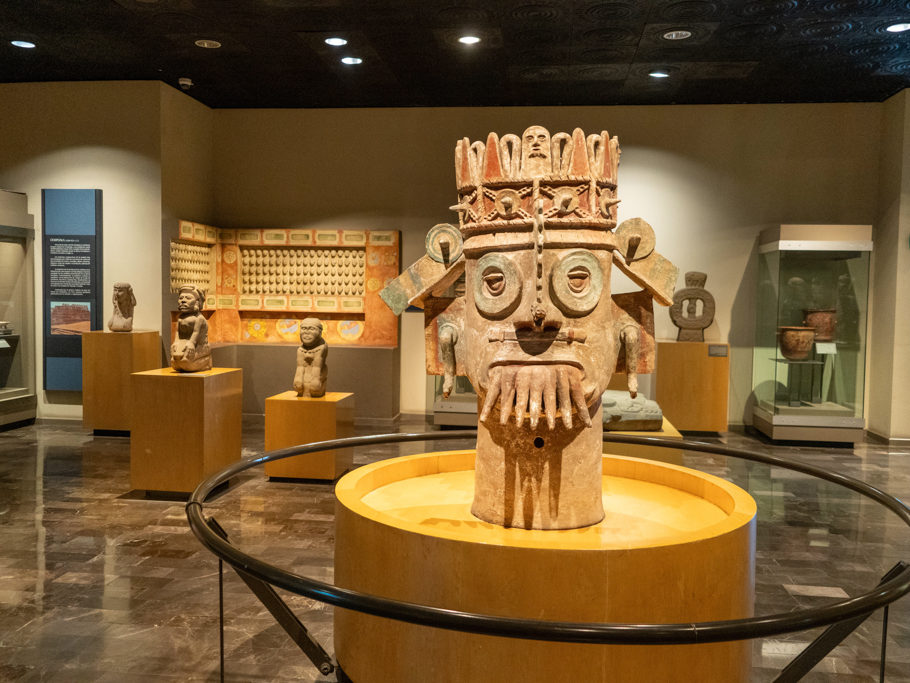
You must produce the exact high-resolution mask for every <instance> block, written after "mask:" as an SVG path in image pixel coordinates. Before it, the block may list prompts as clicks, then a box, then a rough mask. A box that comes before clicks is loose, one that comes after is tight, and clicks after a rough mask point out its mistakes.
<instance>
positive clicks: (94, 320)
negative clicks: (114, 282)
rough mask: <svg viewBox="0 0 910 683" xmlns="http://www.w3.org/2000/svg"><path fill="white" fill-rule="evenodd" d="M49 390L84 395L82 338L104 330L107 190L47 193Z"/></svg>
mask: <svg viewBox="0 0 910 683" xmlns="http://www.w3.org/2000/svg"><path fill="white" fill-rule="evenodd" d="M41 208H42V217H43V221H44V233H43V236H42V242H43V265H44V268H43V270H44V294H43V301H44V388H45V389H47V390H49V391H81V390H82V333H83V332H88V331H89V330H100V329H101V328H102V326H103V321H102V308H103V298H102V294H101V273H102V272H103V268H102V254H103V253H104V250H103V245H102V206H101V190H70V189H63V190H42V191H41Z"/></svg>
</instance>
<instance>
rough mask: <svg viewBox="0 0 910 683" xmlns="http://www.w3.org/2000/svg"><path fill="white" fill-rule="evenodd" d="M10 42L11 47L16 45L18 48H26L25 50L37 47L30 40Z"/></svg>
mask: <svg viewBox="0 0 910 683" xmlns="http://www.w3.org/2000/svg"><path fill="white" fill-rule="evenodd" d="M9 42H10V44H11V45H15V46H16V47H25V48H33V47H35V44H34V43H32V42H30V41H28V40H11V41H9Z"/></svg>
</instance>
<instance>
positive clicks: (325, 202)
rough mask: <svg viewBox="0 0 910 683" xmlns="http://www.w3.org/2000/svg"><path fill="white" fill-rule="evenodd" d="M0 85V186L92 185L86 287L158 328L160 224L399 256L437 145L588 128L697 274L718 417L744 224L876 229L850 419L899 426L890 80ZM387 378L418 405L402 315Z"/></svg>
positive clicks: (902, 274) (623, 185)
mask: <svg viewBox="0 0 910 683" xmlns="http://www.w3.org/2000/svg"><path fill="white" fill-rule="evenodd" d="M0 95H2V96H3V101H4V103H5V106H4V108H3V109H2V110H0V186H3V187H6V188H9V189H13V190H18V191H24V192H27V193H28V194H29V200H30V201H29V211H30V212H31V213H33V214H35V218H36V225H37V226H40V224H41V215H40V190H41V189H42V188H48V187H71V188H72V187H97V188H100V189H102V190H104V225H105V267H104V279H105V282H106V283H107V282H111V281H113V280H115V279H129V280H130V281H132V282H133V284H134V288H135V289H136V291H137V296H138V298H139V306H138V307H137V312H136V316H137V319H136V326H137V327H140V328H141V327H146V328H151V327H163V326H164V320H165V318H166V315H165V313H166V311H167V310H168V309H169V307H170V306H169V301H168V295H167V293H166V287H167V282H166V281H167V277H166V275H167V274H166V273H164V272H162V271H163V267H162V262H163V259H159V258H149V254H160V255H161V256H162V257H163V255H164V252H163V250H164V248H165V247H166V243H167V239H168V236H169V232H170V230H171V226H172V225H173V222H174V220H175V219H176V218H190V219H195V220H200V221H203V222H208V223H212V224H215V225H220V226H223V227H238V226H252V227H271V226H276V227H288V226H297V225H307V226H333V227H344V228H371V229H399V230H402V232H403V235H404V240H403V247H402V251H403V257H402V265H405V266H406V265H407V264H409V263H411V262H413V261H414V260H416V259H417V258H418V257H419V256H420V255H421V254H422V253H423V240H424V236H425V233H426V229H427V228H428V227H429V226H431V225H433V224H435V223H438V222H441V221H451V220H453V218H454V214H452V213H451V212H450V211H449V210H448V206H449V205H450V204H452V203H453V199H454V198H455V192H454V180H453V173H452V150H453V147H454V142H455V140H457V139H458V138H460V137H462V136H465V135H466V136H468V137H470V138H471V139H472V140H479V139H483V138H484V137H485V135H486V133H487V132H488V131H490V130H495V131H497V132H500V133H506V132H516V133H520V132H521V131H522V130H523V129H524V128H525V127H526V126H527V125H529V124H531V123H541V124H543V125H545V126H547V127H548V128H550V130H551V131H556V130H571V129H572V128H573V127H575V126H580V127H582V128H583V129H584V130H585V131H586V132H593V131H599V130H600V129H602V128H604V127H605V128H607V129H609V130H610V131H611V133H614V134H618V135H619V136H620V139H621V142H622V147H623V160H622V165H621V172H620V196H621V197H622V199H623V203H622V204H621V205H620V218H621V219H622V218H630V217H634V216H642V217H644V218H645V219H646V220H648V221H649V222H651V223H652V225H654V227H655V229H656V231H657V234H658V249H659V250H660V251H661V252H662V253H663V254H664V255H666V256H667V257H669V258H670V259H672V260H673V261H674V262H675V263H676V264H677V265H679V267H680V269H681V271H683V272H684V271H686V270H704V271H706V272H707V273H708V276H709V279H708V288H709V289H710V290H711V291H712V292H713V294H714V296H715V298H716V300H717V319H716V322H715V324H714V325H713V326H712V327H711V328H710V329H709V330H708V334H707V338H708V339H709V340H729V341H730V343H731V345H732V347H733V354H732V378H731V396H730V411H731V412H730V421H731V422H732V423H738V422H742V421H743V419H744V418H747V417H748V411H749V394H750V391H751V345H752V329H753V315H754V314H753V311H754V301H753V297H754V288H755V284H754V279H755V275H754V272H753V267H754V249H755V238H756V236H757V233H758V226H760V225H764V224H768V223H775V222H797V223H798V222H806V223H851V224H852V223H876V230H877V233H876V240H877V244H876V248H877V251H876V256H875V258H876V261H875V264H876V265H875V294H874V296H875V298H876V299H877V301H876V306H877V310H878V311H882V310H884V311H892V312H893V313H891V314H889V316H890V317H889V316H885V317H882V316H880V315H876V320H875V321H874V325H873V327H874V330H873V339H872V342H871V343H872V344H873V348H874V349H877V350H878V352H874V353H873V358H874V359H875V358H878V356H879V355H880V354H884V355H882V356H881V357H882V358H890V359H891V361H890V363H887V364H884V365H883V364H881V363H879V364H878V365H875V364H874V363H876V362H877V361H875V360H873V367H872V370H871V372H870V383H873V382H874V390H873V391H871V392H870V410H869V411H868V414H869V420H870V425H875V426H877V427H879V428H881V429H882V431H883V433H889V430H891V431H894V429H897V430H898V431H900V432H901V433H902V434H904V435H906V434H907V428H906V418H905V417H904V413H903V412H902V411H901V406H902V405H906V404H907V399H908V398H910V396H908V393H907V392H908V391H910V377H908V376H907V372H908V369H907V364H906V363H903V362H901V360H902V359H903V358H904V357H906V355H907V342H905V341H902V340H907V339H910V313H907V312H906V310H907V306H906V304H905V303H904V302H905V300H906V296H905V295H904V296H903V299H900V300H898V298H897V297H898V296H900V295H901V294H900V293H901V292H906V291H907V286H908V285H910V282H907V279H908V278H910V275H908V273H910V269H908V267H907V266H908V265H910V264H908V263H907V261H908V259H910V254H908V253H907V249H906V246H907V242H908V234H907V232H908V225H910V221H908V219H907V212H908V207H910V202H908V201H907V200H906V198H907V194H908V192H907V187H908V182H910V173H908V169H907V166H908V161H907V160H908V152H907V148H908V145H910V135H908V113H907V110H908V104H907V98H908V95H907V93H906V92H905V93H902V94H901V95H898V96H896V98H892V100H891V101H889V102H888V103H885V104H875V103H870V104H809V105H725V106H672V107H539V108H522V107H514V108H476V109H474V108H447V109H417V108H415V109H345V110H215V111H212V110H209V109H208V108H207V107H204V106H203V105H200V104H199V103H197V102H195V101H194V100H191V99H190V98H188V97H186V96H185V95H183V94H182V93H180V92H178V91H176V90H174V89H172V88H170V87H168V86H163V85H161V84H160V83H151V82H149V83H144V82H140V83H137V82H130V83H123V82H120V83H46V84H7V85H0ZM881 140H884V141H886V142H887V144H881V143H880V141H881ZM895 140H899V145H898V146H897V147H895V144H896V143H895ZM898 178H899V181H898V180H897V179H898ZM880 179H881V181H882V182H881V183H880V182H879V180H880ZM879 185H881V187H879ZM879 224H880V225H879ZM879 240H881V241H882V243H883V244H886V245H888V246H889V247H890V249H887V250H885V249H882V248H880V245H879V244H878V241H879ZM39 256H40V254H39ZM40 279H41V270H40V263H39V264H38V269H37V271H36V282H37V283H40ZM615 286H616V288H617V289H622V288H624V287H627V285H625V284H623V283H622V282H620V281H618V279H617V282H616V283H615ZM39 306H40V304H39ZM106 306H107V307H109V306H110V303H109V302H106ZM109 313H110V311H109V310H105V315H106V316H107V315H109ZM36 314H37V315H40V307H37V308H36ZM656 318H657V332H658V336H659V337H663V338H672V337H674V336H675V328H673V327H672V325H671V324H670V322H669V318H668V316H667V315H666V311H665V310H664V309H658V311H657V316H656ZM888 320H893V329H892V328H891V327H888V323H887V321H888ZM879 321H882V322H881V324H884V325H885V327H881V325H880V322H879ZM881 330H884V331H881ZM38 343H39V347H38V349H37V351H38V353H39V357H40V353H41V348H40V340H39V341H38ZM882 349H884V351H882ZM889 349H891V350H892V353H891V355H890V356H888V355H887V352H888V350H889ZM401 377H402V382H401V396H400V399H401V409H402V411H403V412H423V411H424V410H425V409H426V394H425V389H426V383H425V380H424V375H423V355H422V340H421V325H420V316H419V315H418V314H406V316H405V319H404V320H403V323H402V363H401ZM891 377H894V378H895V381H894V382H893V383H892V382H891ZM38 382H39V385H40V383H41V382H42V378H41V377H40V376H39V378H38ZM885 386H887V391H886V392H884V393H882V392H880V391H879V389H881V388H882V387H885ZM876 397H883V398H882V400H878V398H876ZM51 398H52V399H53V401H58V402H53V401H48V397H46V396H43V395H42V397H41V399H40V400H41V403H40V414H41V415H42V416H44V417H66V416H69V417H78V416H79V412H80V407H79V406H78V405H76V404H74V405H67V404H66V401H76V402H78V398H79V397H78V395H77V396H75V397H66V396H59V397H51ZM901 425H903V426H901Z"/></svg>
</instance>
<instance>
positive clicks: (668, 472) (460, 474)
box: [335, 451, 756, 683]
mask: <svg viewBox="0 0 910 683" xmlns="http://www.w3.org/2000/svg"><path fill="white" fill-rule="evenodd" d="M473 489H474V452H473V451H452V452H446V453H428V454H423V455H416V456H408V457H404V458H395V459H392V460H385V461H382V462H378V463H375V464H373V465H369V466H367V467H362V468H359V469H357V470H355V471H354V472H351V473H349V474H347V475H345V476H344V477H342V478H341V479H340V480H339V482H338V485H337V487H336V494H337V497H338V502H337V511H336V525H337V527H336V541H335V582H336V584H337V585H339V586H343V587H346V588H353V589H356V590H359V591H363V592H367V593H372V594H375V595H381V596H385V597H390V598H394V599H397V600H402V601H406V602H413V603H421V604H426V605H433V606H438V607H443V608H449V609H457V610H466V611H471V612H479V613H484V614H491V615H500V616H508V617H523V618H528V619H544V620H557V621H572V622H628V623H687V622H695V621H711V620H722V619H737V618H743V617H748V616H751V614H752V603H753V585H754V573H753V561H754V549H755V509H756V508H755V502H754V501H753V499H752V498H751V497H750V496H749V495H748V494H747V493H746V492H745V491H743V490H742V489H740V488H738V487H736V486H734V485H732V484H730V483H729V482H726V481H723V480H721V479H718V478H716V477H712V476H710V475H706V474H702V473H700V472H697V471H694V470H689V469H686V468H683V467H678V466H674V465H667V464H664V463H657V462H652V461H647V460H639V459H634V458H623V457H618V456H605V457H604V459H603V503H604V508H605V511H606V517H605V518H604V520H603V521H602V522H600V523H599V524H597V525H595V526H590V527H585V528H581V529H564V530H528V529H514V528H504V527H500V526H496V525H493V524H489V523H486V522H482V521H480V520H478V519H476V518H475V517H473V516H472V515H471V513H470V506H471V501H472V498H473V494H474V490H473ZM750 653H751V646H750V643H749V642H748V641H746V642H733V643H716V644H703V645H678V646H677V645H673V646H667V645H654V646H641V645H635V646H632V645H629V646H614V645H576V644H565V643H549V642H537V641H525V640H514V639H510V638H500V637H491V636H479V635H473V634H467V633H460V632H456V631H448V630H442V629H434V628H430V627H425V626H415V625H412V624H407V623H403V622H397V621H392V620H389V619H383V618H379V617H372V616H368V615H364V614H361V613H358V612H351V611H348V610H343V609H336V610H335V655H336V657H337V659H338V662H339V664H340V665H341V667H342V669H343V670H344V671H345V673H346V674H347V675H348V676H349V677H350V678H351V679H352V680H353V681H355V683H370V682H371V681H382V682H386V681H397V682H406V681H415V682H416V681H420V682H421V683H423V682H427V681H472V682H477V681H512V680H514V681H547V682H550V681H562V680H567V681H568V680H571V681H624V680H655V681H656V680H659V681H692V680H705V681H745V680H748V675H749V668H750Z"/></svg>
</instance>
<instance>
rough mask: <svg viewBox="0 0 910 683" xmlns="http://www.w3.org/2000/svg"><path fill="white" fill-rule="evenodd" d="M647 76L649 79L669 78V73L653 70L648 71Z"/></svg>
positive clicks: (663, 70) (662, 70)
mask: <svg viewBox="0 0 910 683" xmlns="http://www.w3.org/2000/svg"><path fill="white" fill-rule="evenodd" d="M648 75H649V76H650V77H651V78H670V73H669V72H668V71H667V70H666V69H654V71H649V72H648Z"/></svg>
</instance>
